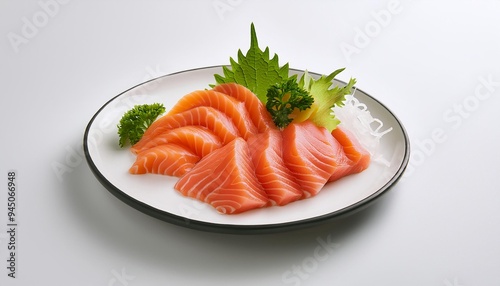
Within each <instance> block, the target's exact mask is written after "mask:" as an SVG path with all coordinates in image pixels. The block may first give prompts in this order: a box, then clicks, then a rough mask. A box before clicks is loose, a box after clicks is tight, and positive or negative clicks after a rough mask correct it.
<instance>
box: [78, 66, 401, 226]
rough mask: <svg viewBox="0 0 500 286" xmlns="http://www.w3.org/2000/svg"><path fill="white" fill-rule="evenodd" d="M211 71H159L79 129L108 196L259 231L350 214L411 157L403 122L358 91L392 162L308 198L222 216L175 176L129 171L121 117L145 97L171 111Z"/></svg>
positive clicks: (176, 218) (177, 220)
mask: <svg viewBox="0 0 500 286" xmlns="http://www.w3.org/2000/svg"><path fill="white" fill-rule="evenodd" d="M292 72H294V73H300V72H301V71H298V70H293V71H292ZM216 73H217V74H221V73H222V67H221V66H216V67H207V68H199V69H194V70H188V71H183V72H178V73H174V74H170V75H166V76H162V77H159V78H156V79H153V80H150V81H147V82H145V83H142V84H140V85H137V86H135V87H132V88H130V89H129V90H127V91H125V92H123V93H121V94H119V95H117V96H115V97H114V98H112V99H111V100H110V101H108V102H107V103H106V104H104V106H103V107H101V108H100V109H99V110H98V111H97V113H96V114H95V115H94V117H93V118H92V119H91V120H90V122H89V124H88V126H87V128H86V130H85V135H84V142H83V144H84V150H85V156H86V159H87V162H88V164H89V166H90V168H91V169H92V171H93V173H94V174H95V175H96V177H97V179H98V180H99V181H100V182H101V183H102V184H103V185H104V186H105V187H106V188H107V189H108V190H109V191H110V192H111V193H112V194H114V195H115V196H116V197H117V198H119V199H121V200H122V201H124V202H125V203H127V204H128V205H130V206H132V207H134V208H136V209H138V210H139V211H142V212H144V213H146V214H148V215H151V216H153V217H156V218H159V219H162V220H165V221H168V222H170V223H174V224H177V225H181V226H185V227H190V228H195V229H199V230H207V231H215V232H225V233H263V232H275V231H283V230H290V229H297V228H301V227H307V226H312V225H315V224H318V223H323V222H325V221H328V220H330V219H333V218H336V217H338V216H340V215H343V214H346V213H352V212H353V211H354V210H358V209H360V208H362V207H364V206H366V205H368V204H369V203H371V202H373V201H374V200H375V199H377V198H379V197H380V196H381V195H382V194H383V193H385V192H386V191H387V190H388V189H389V188H390V187H391V186H393V185H394V184H395V183H396V182H397V181H398V179H399V178H400V177H401V175H402V174H403V171H404V169H405V168H406V165H407V164H408V159H409V139H408V136H407V134H406V131H405V130H404V127H403V125H402V124H401V122H399V120H398V119H397V118H396V116H395V115H394V114H393V113H392V112H391V111H390V110H389V109H387V107H385V106H384V105H383V104H382V103H380V102H378V101H377V100H376V99H374V98H373V97H371V96H369V95H368V94H366V93H365V92H363V91H361V90H359V89H357V91H356V98H357V99H358V100H359V101H360V102H363V103H364V104H366V105H367V106H368V109H369V110H370V112H371V114H372V116H373V117H376V118H379V119H380V120H382V121H383V122H384V128H385V127H392V128H393V130H392V131H391V132H390V133H388V134H386V135H384V136H383V137H382V140H381V143H380V148H381V154H382V155H383V156H384V158H386V159H387V160H388V161H389V162H390V167H387V166H385V165H382V164H378V163H375V162H372V163H371V164H370V166H369V168H368V169H367V170H365V171H364V172H362V173H360V174H355V175H351V176H348V177H345V178H342V179H341V180H339V181H336V182H333V183H329V184H327V185H326V186H325V187H324V188H323V190H322V191H321V192H320V193H319V194H318V195H317V196H315V197H313V198H309V199H306V200H301V201H297V202H294V203H291V204H289V205H286V206H284V207H268V208H262V209H258V210H252V211H249V212H246V213H242V214H238V215H222V214H219V213H217V212H216V211H215V209H213V208H212V207H211V206H210V205H208V204H204V203H201V202H198V201H196V200H193V199H191V198H187V197H184V196H182V195H181V194H179V193H178V192H177V191H175V190H174V188H173V186H174V184H175V182H176V181H177V180H178V179H177V178H175V177H169V176H161V175H154V174H146V175H131V174H129V173H128V169H129V167H130V166H131V165H132V163H133V162H134V160H135V155H133V154H132V153H131V152H130V150H129V149H128V148H123V149H122V148H120V147H119V146H118V135H117V125H118V122H119V120H120V118H121V117H122V115H123V114H124V113H125V112H126V111H127V110H129V109H131V108H132V107H133V106H134V105H136V104H144V103H154V102H161V103H163V104H164V105H165V107H166V108H167V110H169V109H170V108H171V107H172V106H173V105H174V104H175V103H176V102H177V101H178V100H179V99H180V98H181V97H182V96H184V95H185V94H187V93H189V92H192V91H194V90H198V89H205V88H209V84H212V83H214V76H213V75H214V74H216ZM313 75H314V74H313ZM338 83H340V84H345V83H343V82H338Z"/></svg>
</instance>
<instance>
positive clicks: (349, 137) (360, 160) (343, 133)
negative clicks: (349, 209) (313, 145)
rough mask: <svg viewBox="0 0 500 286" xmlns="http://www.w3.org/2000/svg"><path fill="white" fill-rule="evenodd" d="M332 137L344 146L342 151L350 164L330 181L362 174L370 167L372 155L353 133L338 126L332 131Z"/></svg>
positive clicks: (333, 175)
mask: <svg viewBox="0 0 500 286" xmlns="http://www.w3.org/2000/svg"><path fill="white" fill-rule="evenodd" d="M332 136H333V137H334V138H335V139H336V140H337V141H338V142H339V143H340V145H342V149H343V151H344V153H345V155H346V156H347V158H348V159H349V162H348V166H347V167H346V168H345V170H344V171H343V172H334V173H333V174H332V176H331V177H330V179H329V181H335V180H338V179H340V178H341V177H344V176H347V175H351V174H355V173H360V172H362V171H364V170H365V169H366V168H368V166H369V165H370V157H371V156H370V153H369V152H368V151H367V150H366V149H365V148H364V147H363V146H361V144H360V143H359V141H358V140H357V139H356V137H355V136H354V135H353V134H352V133H351V132H349V131H348V130H346V129H344V128H342V127H341V126H337V128H335V129H334V130H333V131H332Z"/></svg>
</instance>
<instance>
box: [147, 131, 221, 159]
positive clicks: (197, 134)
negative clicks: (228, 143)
mask: <svg viewBox="0 0 500 286" xmlns="http://www.w3.org/2000/svg"><path fill="white" fill-rule="evenodd" d="M167 143H173V144H177V145H180V146H183V147H185V148H187V149H188V150H190V151H191V152H192V153H194V154H196V155H197V156H199V157H200V158H203V157H205V156H206V155H208V154H209V153H210V152H212V151H213V150H216V149H219V148H220V147H222V141H221V139H220V138H219V136H217V135H216V134H214V133H213V132H212V131H210V130H208V129H207V128H205V127H202V126H192V125H188V126H183V127H179V128H175V129H172V130H169V131H167V132H165V133H163V134H160V135H158V136H156V137H155V138H153V139H152V140H150V141H148V142H147V143H146V144H145V145H144V147H143V149H145V150H147V149H149V148H152V147H155V146H158V145H163V144H167Z"/></svg>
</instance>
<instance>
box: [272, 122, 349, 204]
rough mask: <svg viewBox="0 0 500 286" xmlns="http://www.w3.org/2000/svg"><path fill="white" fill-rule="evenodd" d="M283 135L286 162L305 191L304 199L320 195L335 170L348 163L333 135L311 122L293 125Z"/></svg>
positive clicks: (284, 130) (286, 128) (285, 129)
mask: <svg viewBox="0 0 500 286" xmlns="http://www.w3.org/2000/svg"><path fill="white" fill-rule="evenodd" d="M282 135H283V159H284V161H285V165H286V166H287V167H288V169H290V171H291V172H292V174H293V176H294V177H295V178H296V179H297V182H298V183H299V185H300V186H301V187H302V190H303V192H304V195H303V198H308V197H311V196H315V195H316V194H318V193H319V192H320V191H321V189H322V188H323V186H324V185H325V184H326V183H327V182H328V180H329V179H330V177H331V176H332V174H333V172H334V171H335V170H336V168H337V167H340V168H342V167H343V166H344V165H345V164H346V162H347V160H348V159H347V157H346V155H345V154H344V152H343V150H342V146H341V145H340V143H338V142H337V141H336V140H335V138H333V136H332V135H331V134H330V132H328V130H327V129H326V128H324V127H318V126H316V125H315V124H314V123H312V122H311V121H309V120H307V121H304V122H301V123H291V124H290V125H288V126H287V127H285V128H284V129H283V131H282Z"/></svg>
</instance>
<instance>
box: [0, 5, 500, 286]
mask: <svg viewBox="0 0 500 286" xmlns="http://www.w3.org/2000/svg"><path fill="white" fill-rule="evenodd" d="M0 7H1V8H0V35H1V37H2V41H1V42H0V51H1V53H0V57H1V58H0V59H1V61H0V62H1V64H0V87H1V98H2V101H1V104H0V106H1V107H0V108H1V109H0V119H1V122H2V124H1V127H0V130H1V132H0V133H1V134H2V135H1V140H0V171H1V172H0V174H1V175H0V176H2V178H1V179H0V180H1V181H3V182H4V183H3V184H2V187H0V223H1V224H0V230H1V231H0V261H2V262H1V263H0V265H2V267H0V269H1V270H0V285H84V286H88V285H103V286H104V285H124V286H128V285H130V286H134V285H360V286H361V285H415V286H417V285H418V286H421V285H436V286H457V285H461V286H472V285H482V286H488V285H499V283H500V271H498V270H499V269H500V244H499V242H500V207H499V206H500V179H499V175H500V168H499V166H498V162H499V161H500V151H499V150H500V149H499V148H498V146H500V131H499V130H500V129H499V128H498V124H499V122H500V112H498V110H499V107H500V99H499V96H500V20H499V18H498V15H500V1H494V0H480V1H425V0H419V1H406V0H401V1H398V0H387V1H319V0H317V1H263V0H259V1H249V0H248V1H245V0H209V1H201V0H199V1H195V0H191V1H180V0H177V1H149V0H147V1H77V0H72V1H68V0H65V1H62V0H40V1H6V0H2V1H0ZM251 22H253V23H254V24H255V26H256V29H257V34H258V37H259V43H260V45H261V46H263V47H264V46H269V47H270V49H271V52H272V53H278V55H279V56H280V61H281V62H282V63H285V62H289V63H290V65H291V66H292V67H294V68H299V69H308V70H310V71H315V72H319V73H329V72H331V71H333V70H334V69H336V68H339V67H346V70H345V71H344V72H343V73H342V74H341V75H340V76H339V78H340V79H342V80H347V79H348V78H349V77H351V76H352V77H356V78H357V80H358V84H357V86H358V87H359V88H361V89H363V90H364V91H366V92H368V93H370V94H371V95H372V96H374V97H376V98H377V99H379V100H380V101H381V102H383V103H384V104H385V105H386V106H387V107H389V108H390V109H391V110H392V111H393V112H394V113H395V114H396V115H397V116H398V117H399V119H400V120H401V121H402V122H403V124H404V126H405V127H406V130H407V131H408V134H409V137H410V141H411V146H412V157H411V159H410V163H409V166H408V169H407V171H406V175H405V177H404V178H403V179H402V180H401V181H400V182H399V183H398V184H397V185H396V186H395V187H394V188H392V189H391V190H390V191H389V192H388V193H387V194H386V195H385V196H383V197H382V198H381V199H380V200H379V201H378V202H377V203H376V204H374V205H372V206H371V207H370V208H368V209H366V210H364V211H362V212H359V213H356V214H354V215H352V216H348V217H346V218H343V219H339V220H335V221H333V222H331V223H327V224H324V225H321V226H316V227H313V228H308V229H304V230H297V231H292V232H286V233H277V234H268V235H250V236H244V235H227V234H216V233H207V232H201V231H196V230H191V229H186V228H183V227H179V226H174V225H171V224H168V223H166V222H163V221H160V220H157V219H155V218H152V217H149V216H148V215H145V214H143V213H141V212H139V211H137V210H135V209H134V208H132V207H130V206H128V205H126V204H124V203H123V202H121V201H120V200H118V199H117V198H115V197H114V196H113V195H112V194H110V193H109V192H108V191H107V190H106V189H105V188H104V187H103V186H102V185H101V184H100V183H99V182H98V181H97V179H96V178H95V177H94V175H93V174H92V172H91V171H90V169H89V166H88V165H87V163H86V161H85V159H84V157H83V154H82V138H83V132H84V129H85V127H86V125H87V124H88V122H89V120H90V119H91V117H92V116H93V115H94V113H95V112H96V111H97V110H98V109H99V108H100V107H101V106H102V105H103V104H104V103H105V102H106V101H108V100H109V99H111V98H112V97H113V96H115V95H117V94H119V93H120V92H122V91H124V90H126V89H128V88H129V87H132V86H134V85H136V84H138V83H141V82H143V81H145V80H147V79H151V78H154V77H157V76H160V75H163V74H168V73H173V72H177V71H182V70H187V69H192V68H197V67H205V66H213V65H220V64H227V63H228V62H229V57H230V56H231V57H234V56H236V51H237V50H238V49H239V48H241V49H243V50H244V51H245V50H246V49H247V48H248V45H249V27H250V23H251ZM10 170H15V171H16V180H17V181H16V182H17V202H18V204H17V207H16V219H17V220H16V222H17V223H18V225H17V228H16V232H17V236H16V241H15V243H16V247H17V249H16V250H17V253H16V255H17V256H16V258H17V260H16V273H15V276H16V278H11V277H8V273H9V270H8V269H7V267H8V263H9V262H7V260H8V259H9V257H10V255H9V253H10V251H9V250H8V246H9V242H10V233H8V231H9V229H10V228H9V227H8V226H7V223H8V220H7V218H8V215H7V213H8V209H7V202H8V196H7V182H8V181H7V176H8V175H7V173H8V172H9V171H10ZM325 245H326V246H327V247H326V248H324V246H325ZM322 247H323V248H322Z"/></svg>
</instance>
